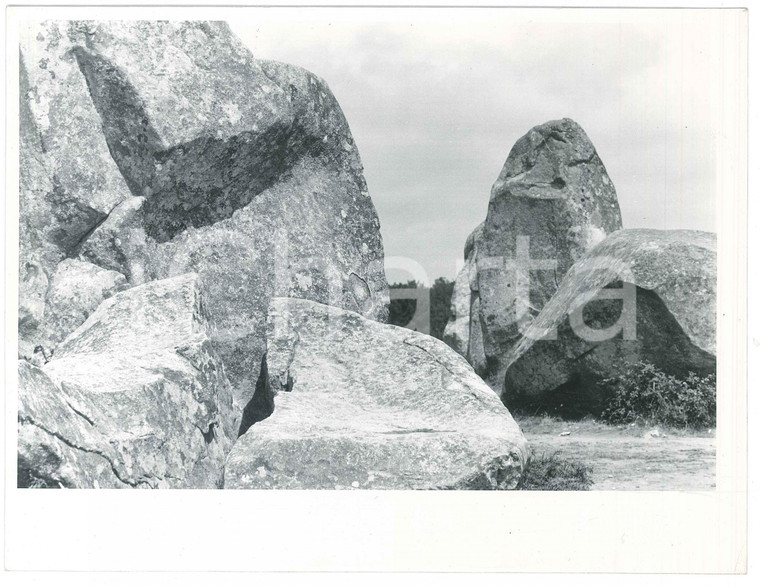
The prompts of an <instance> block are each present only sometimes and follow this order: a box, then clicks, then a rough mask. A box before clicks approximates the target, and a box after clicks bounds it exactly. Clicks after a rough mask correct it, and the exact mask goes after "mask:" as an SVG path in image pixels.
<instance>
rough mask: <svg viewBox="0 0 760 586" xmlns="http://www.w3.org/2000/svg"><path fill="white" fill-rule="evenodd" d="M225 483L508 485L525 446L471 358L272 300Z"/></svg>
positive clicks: (406, 334)
mask: <svg viewBox="0 0 760 586" xmlns="http://www.w3.org/2000/svg"><path fill="white" fill-rule="evenodd" d="M268 316H269V317H268V330H267V354H266V357H265V359H264V364H263V368H262V370H261V377H260V379H259V381H258V385H257V389H256V395H255V396H254V399H253V401H252V402H251V403H250V404H249V406H248V408H247V409H246V414H245V417H244V422H243V427H242V428H241V432H244V434H243V435H242V436H241V437H240V438H239V439H238V440H237V442H236V443H235V445H234V447H233V449H232V451H231V452H230V455H229V457H228V459H227V463H226V468H225V488H321V489H334V488H348V489H350V488H384V489H433V488H470V489H506V488H514V487H515V485H516V483H517V481H518V478H519V476H520V474H521V471H522V468H523V465H524V463H525V461H526V457H527V452H526V447H527V446H526V440H525V438H524V437H523V435H522V432H521V431H520V428H519V427H518V426H517V424H516V423H515V422H514V420H513V419H512V417H511V416H510V414H509V412H508V411H507V410H506V408H504V406H503V405H502V403H501V402H500V401H499V398H498V397H497V396H496V395H495V394H494V393H493V392H492V391H491V390H490V389H489V388H488V387H487V386H486V385H485V384H484V383H483V381H482V380H481V379H480V378H479V377H478V376H477V375H476V374H475V372H474V371H473V370H472V368H471V367H470V366H469V365H468V364H467V362H466V361H465V360H464V359H463V358H462V357H460V356H459V355H458V354H456V353H455V352H454V351H453V350H451V349H450V348H449V347H448V346H446V345H445V344H444V343H443V342H441V341H438V340H436V339H434V338H431V337H430V336H426V335H424V334H420V333H417V332H411V331H409V330H407V329H404V328H400V327H396V326H391V325H384V324H380V323H377V322H375V321H371V320H368V319H365V318H363V317H362V316H361V315H359V314H357V313H354V312H350V311H345V310H341V309H337V308H334V307H328V306H326V305H322V304H319V303H314V302H312V301H307V300H301V299H285V298H275V299H273V300H272V302H271V305H270V309H269V314H268Z"/></svg>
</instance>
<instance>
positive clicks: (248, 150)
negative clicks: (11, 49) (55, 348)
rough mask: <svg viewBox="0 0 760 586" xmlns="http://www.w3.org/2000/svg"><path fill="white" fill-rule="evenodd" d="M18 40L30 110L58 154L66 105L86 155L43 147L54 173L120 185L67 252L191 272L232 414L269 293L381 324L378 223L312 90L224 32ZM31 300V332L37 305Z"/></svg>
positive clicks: (329, 105) (141, 274) (141, 25)
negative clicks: (81, 172) (226, 380)
mask: <svg viewBox="0 0 760 586" xmlns="http://www.w3.org/2000/svg"><path fill="white" fill-rule="evenodd" d="M25 39H26V40H25V41H24V42H23V43H22V48H21V49H22V60H24V63H25V64H26V69H27V70H30V69H31V68H34V72H33V75H32V74H30V79H32V78H33V80H32V81H30V85H32V86H33V87H34V88H36V89H34V91H30V92H29V96H30V97H29V100H28V101H29V103H30V106H32V110H33V111H34V112H35V113H36V114H35V115H36V116H37V119H38V125H42V126H44V127H45V129H47V130H46V132H48V133H51V136H53V138H51V139H50V140H51V141H52V142H53V143H55V144H56V145H59V143H61V142H63V141H64V140H65V138H66V137H67V136H68V135H69V134H72V133H75V132H76V129H75V128H72V126H71V125H68V126H67V125H66V124H65V123H64V122H65V121H64V120H62V119H61V120H59V116H58V115H57V114H56V115H55V116H54V115H53V113H54V112H53V110H54V111H55V112H59V111H60V110H61V109H62V108H63V106H56V107H55V108H54V109H51V108H52V105H51V106H50V108H48V109H47V110H46V108H47V105H48V104H53V103H55V104H57V103H58V102H60V103H61V104H68V103H72V104H75V105H76V106H77V108H78V109H77V110H76V112H77V116H79V118H77V120H76V124H77V127H81V128H82V130H81V134H80V135H77V136H78V138H77V140H79V139H80V138H81V141H83V145H84V146H82V148H80V149H78V150H77V152H76V153H75V152H73V151H72V149H70V148H68V146H67V145H59V146H58V148H57V150H56V149H53V150H51V151H50V157H51V158H52V160H53V161H54V164H55V165H56V167H55V170H56V172H58V171H60V169H62V168H64V167H66V166H67V165H69V163H68V162H67V161H69V159H71V158H72V157H75V156H76V157H79V158H78V159H77V160H76V165H74V166H73V167H72V169H74V170H76V169H79V168H80V167H81V168H85V167H92V168H93V169H94V171H93V173H95V174H96V175H97V174H100V175H103V174H105V176H107V177H106V178H105V179H104V178H102V177H100V175H98V178H97V181H96V180H95V179H96V178H94V179H92V181H91V185H90V186H89V187H88V189H89V191H94V192H97V193H100V192H101V187H100V186H101V185H106V184H109V183H108V181H111V179H113V177H112V176H113V175H114V173H115V174H116V176H117V179H118V181H116V179H114V180H113V182H116V183H119V182H120V183H119V187H118V189H117V188H116V187H114V188H113V189H112V190H111V192H110V193H111V194H112V197H111V198H110V199H109V200H108V201H107V202H101V201H100V199H99V198H100V196H98V197H94V196H93V198H90V199H88V200H83V201H84V203H87V205H89V206H91V207H92V208H93V209H95V210H96V211H97V212H98V215H97V216H96V217H94V218H93V221H90V222H88V223H86V228H87V229H86V230H84V234H83V235H81V236H78V237H77V238H76V240H75V241H74V242H73V246H72V247H70V248H69V250H67V252H66V254H65V256H76V257H77V258H79V259H81V260H84V261H87V262H90V263H93V264H96V265H98V266H100V267H102V268H104V269H108V270H112V271H117V272H119V273H121V274H123V275H124V276H125V278H126V279H127V280H128V282H129V285H130V286H135V285H139V284H142V283H146V282H149V281H151V280H156V279H164V278H168V277H172V276H176V275H179V274H184V273H186V272H196V273H197V274H198V275H199V277H200V281H199V283H200V287H201V290H202V292H203V295H204V299H205V300H206V303H207V307H208V315H209V321H210V324H211V326H212V328H211V330H210V334H209V335H210V337H211V340H212V343H213V345H214V347H215V350H216V351H217V352H218V353H219V355H220V357H221V359H222V360H223V361H224V363H225V365H226V367H227V372H228V374H229V376H230V379H231V381H232V382H233V384H234V396H235V402H236V406H237V409H238V411H239V412H240V411H242V409H243V407H244V406H245V404H246V403H247V402H248V401H249V400H250V398H251V396H252V394H253V387H254V383H255V381H256V380H257V378H258V369H259V366H260V362H261V357H262V355H263V352H264V335H265V322H264V320H265V316H266V307H267V304H268V301H269V299H270V297H272V296H273V295H283V296H288V295H293V296H299V297H307V298H310V299H314V300H316V301H320V302H324V303H331V304H335V305H339V306H341V307H344V308H347V309H350V310H354V311H358V312H360V313H362V315H365V316H366V317H369V318H372V319H379V320H384V319H385V318H386V316H387V305H388V287H387V283H386V280H385V273H384V268H383V258H384V255H383V246H382V240H381V237H380V232H379V221H378V218H377V214H376V212H375V209H374V206H373V204H372V201H371V199H370V197H369V194H368V192H367V186H366V182H365V181H364V178H363V170H362V165H361V161H360V159H359V154H358V151H357V149H356V146H355V144H354V141H353V139H352V137H351V132H350V130H349V128H348V124H347V123H346V120H345V118H344V116H343V113H342V111H341V109H340V107H339V105H338V103H337V101H336V100H335V98H334V96H333V95H332V93H331V92H330V90H329V88H328V87H327V85H326V84H325V83H324V81H322V80H320V79H319V78H317V77H316V76H314V75H312V74H311V73H309V72H307V71H304V70H302V69H300V68H298V67H294V66H290V65H285V64H280V63H274V62H268V61H260V60H256V59H254V58H253V56H252V55H251V54H250V52H249V51H248V50H247V49H246V48H245V46H244V45H243V44H242V43H241V42H240V41H239V40H238V39H237V38H236V37H235V36H234V35H233V34H232V33H231V31H230V30H229V28H228V26H227V25H226V24H224V23H214V22H211V23H209V22H158V21H155V22H146V21H131V22H129V21H120V22H108V21H99V22H66V23H61V22H52V23H43V24H40V25H36V28H34V29H33V30H31V32H29V33H28V34H27V35H26V37H25ZM42 53H44V59H45V61H44V63H43V62H42V61H41V59H40V58H39V55H40V54H42ZM51 63H54V68H53V69H52V70H51V67H52V66H51ZM51 72H52V74H54V75H52V74H51ZM46 76H47V77H46ZM80 102H86V104H85V105H86V107H85V105H81V107H80V106H79V103H80ZM71 107H72V108H73V107H74V105H72V106H71ZM45 124H47V126H45ZM72 124H73V123H72ZM96 143H97V148H98V149H100V150H97V149H96V148H95V147H94V146H92V145H95V144H96ZM101 159H107V160H105V161H104V162H102V164H101ZM71 165H73V163H71ZM77 165H78V166H77ZM72 173H74V171H72ZM75 178H76V177H75V175H72V181H71V182H72V183H76V181H74V179H75ZM84 186H85V187H87V184H86V183H85V184H84ZM77 193H78V192H77ZM129 194H131V195H132V196H134V197H128V196H129ZM101 212H103V213H102V214H101ZM28 272H30V275H31V276H29V277H28V278H27V280H28V281H30V282H35V283H39V287H38V288H39V289H42V288H43V286H44V285H45V282H44V279H42V278H41V277H40V278H37V280H36V281H35V280H34V279H35V278H36V273H35V274H32V273H33V271H31V269H30V270H29V271H28ZM51 275H52V272H51V273H49V274H48V275H47V277H48V279H49V278H50V276H51ZM27 297H28V302H27V305H28V306H29V310H28V311H27V312H26V314H25V315H27V317H26V318H25V319H26V322H28V323H30V324H31V323H35V319H37V315H38V313H39V307H38V305H39V304H38V303H36V299H37V297H35V296H34V295H31V294H30V295H28V296H27Z"/></svg>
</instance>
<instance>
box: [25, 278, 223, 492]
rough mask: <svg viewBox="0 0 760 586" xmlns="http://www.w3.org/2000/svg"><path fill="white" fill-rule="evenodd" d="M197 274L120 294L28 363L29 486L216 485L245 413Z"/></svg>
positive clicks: (26, 478)
mask: <svg viewBox="0 0 760 586" xmlns="http://www.w3.org/2000/svg"><path fill="white" fill-rule="evenodd" d="M198 281H199V279H198V277H197V275H194V274H188V275H182V276H180V277H176V278H173V279H167V280H163V281H156V282H153V283H148V284H146V285H142V286H139V287H134V288H132V289H129V290H127V291H123V292H121V293H118V294H116V295H114V296H113V297H110V298H109V299H107V300H106V301H104V302H103V303H101V304H100V306H99V307H98V309H97V310H96V311H95V312H94V313H93V314H92V315H91V316H90V317H89V318H88V319H87V321H85V323H84V324H82V325H81V326H80V327H79V328H78V329H77V330H76V331H74V332H73V333H72V334H71V335H70V336H69V337H68V338H66V340H64V342H63V343H62V344H60V345H59V346H58V349H57V351H56V353H55V356H54V357H53V359H52V360H51V361H50V362H48V363H47V364H46V365H45V366H44V367H43V368H42V369H39V368H37V367H35V366H32V365H30V364H29V363H28V362H26V361H19V405H18V419H19V460H18V469H19V485H20V486H49V487H58V486H63V487H66V488H73V487H78V488H84V487H102V488H106V487H109V488H110V487H120V488H121V487H123V488H129V487H145V488H216V487H219V486H221V483H222V469H223V465H224V458H225V456H226V455H227V452H228V451H229V449H230V447H231V444H232V438H234V436H235V430H234V429H233V425H234V423H233V421H234V416H233V414H232V412H231V409H232V395H231V389H230V385H229V382H228V381H227V378H226V376H225V374H224V368H223V365H222V364H221V362H220V361H219V359H218V358H217V357H216V356H215V354H214V351H213V348H212V347H211V344H210V342H209V338H208V334H207V323H206V319H205V315H204V309H203V303H202V301H201V297H200V292H199V287H198Z"/></svg>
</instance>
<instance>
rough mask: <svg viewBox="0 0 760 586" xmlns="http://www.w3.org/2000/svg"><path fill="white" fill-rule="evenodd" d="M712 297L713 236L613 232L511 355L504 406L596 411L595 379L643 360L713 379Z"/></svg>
mask: <svg viewBox="0 0 760 586" xmlns="http://www.w3.org/2000/svg"><path fill="white" fill-rule="evenodd" d="M716 291H717V259H716V237H715V235H714V234H711V233H707V232H695V231H688V230H673V231H667V230H621V231H619V232H616V233H614V234H612V235H611V236H609V237H608V238H607V239H606V240H604V241H603V242H602V243H601V244H599V245H598V246H596V247H595V248H594V249H592V250H591V251H589V252H588V253H587V254H586V255H585V256H584V257H583V258H581V259H580V260H579V261H578V262H577V263H576V264H575V265H573V267H572V268H571V269H570V271H569V272H568V273H567V275H566V276H565V278H564V279H563V281H562V283H561V285H560V288H559V290H558V291H557V293H556V294H555V295H554V297H553V298H552V300H551V301H550V302H549V303H548V304H547V305H546V306H545V307H544V309H543V311H542V312H541V313H540V314H539V316H538V317H537V318H536V320H535V321H534V322H533V323H532V325H531V326H530V328H529V329H528V330H527V331H526V334H525V336H524V337H523V339H522V340H521V341H520V343H519V344H517V345H516V346H515V347H514V348H513V350H512V351H510V352H509V353H508V355H507V357H506V360H507V365H508V369H507V371H506V376H505V380H504V389H503V395H502V397H503V399H504V401H505V403H506V404H507V406H520V405H526V406H530V407H531V408H533V407H536V408H539V407H540V408H546V409H552V410H557V411H559V412H564V413H566V414H576V415H582V414H584V413H589V412H590V413H596V412H598V411H599V408H600V405H601V401H602V400H603V393H604V389H603V385H601V384H600V383H601V381H603V380H604V379H605V378H609V377H612V376H614V375H616V374H618V373H619V372H621V370H623V369H624V368H625V367H626V365H630V364H633V363H636V362H640V361H646V362H650V363H652V364H654V365H655V366H656V367H657V368H659V369H661V370H663V371H665V372H667V373H668V374H672V375H674V376H678V377H685V376H686V375H687V374H688V373H689V372H694V373H697V374H699V375H701V376H705V375H707V374H710V373H714V372H715V336H716ZM552 338H553V339H552Z"/></svg>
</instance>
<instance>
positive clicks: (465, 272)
mask: <svg viewBox="0 0 760 586" xmlns="http://www.w3.org/2000/svg"><path fill="white" fill-rule="evenodd" d="M443 341H444V342H446V344H448V345H449V346H450V347H451V348H452V349H453V350H456V352H457V353H458V354H461V355H462V356H467V347H468V346H469V343H470V271H469V267H468V265H466V264H465V266H464V268H462V270H461V271H459V274H458V275H457V278H456V281H454V291H453V292H452V294H451V317H450V318H449V322H448V323H447V324H446V328H445V329H444V330H443Z"/></svg>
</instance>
